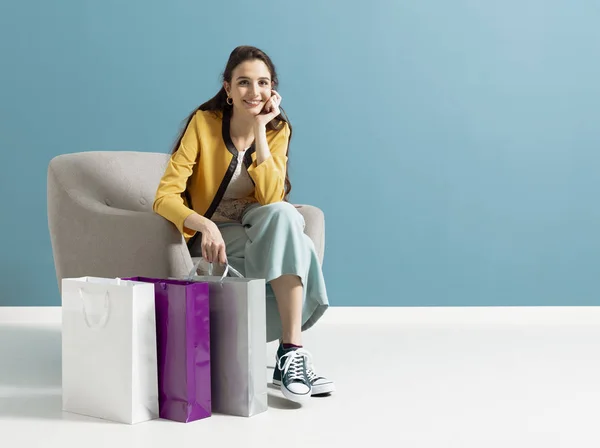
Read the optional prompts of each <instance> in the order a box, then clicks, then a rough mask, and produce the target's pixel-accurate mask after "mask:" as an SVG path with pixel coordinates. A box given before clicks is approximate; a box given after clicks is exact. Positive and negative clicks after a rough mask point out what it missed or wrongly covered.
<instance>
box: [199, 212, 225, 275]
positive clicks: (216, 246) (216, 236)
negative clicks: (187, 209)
mask: <svg viewBox="0 0 600 448" xmlns="http://www.w3.org/2000/svg"><path fill="white" fill-rule="evenodd" d="M202 227H203V228H202V230H201V232H202V258H204V259H205V260H206V261H208V262H209V263H217V262H218V263H221V264H226V263H227V255H226V252H225V241H223V235H221V231H220V230H219V228H218V227H217V225H216V224H215V223H214V222H212V221H211V220H209V219H207V220H206V222H205V223H204V225H203V226H202Z"/></svg>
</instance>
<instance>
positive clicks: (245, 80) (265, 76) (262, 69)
mask: <svg viewBox="0 0 600 448" xmlns="http://www.w3.org/2000/svg"><path fill="white" fill-rule="evenodd" d="M223 85H224V87H225V90H226V91H227V92H228V93H229V96H230V97H231V98H232V99H233V107H234V109H235V110H236V111H240V112H241V113H247V114H250V115H258V114H259V113H260V112H261V110H262V108H263V107H264V105H265V103H266V102H267V101H268V100H269V98H271V89H272V88H273V87H272V83H271V73H270V72H269V69H268V68H267V65H266V64H265V63H264V62H263V61H261V60H259V59H255V60H253V61H245V62H242V63H241V64H240V65H238V66H237V67H236V68H235V69H234V70H233V73H232V76H231V85H229V83H227V81H226V82H225V83H224V84H223Z"/></svg>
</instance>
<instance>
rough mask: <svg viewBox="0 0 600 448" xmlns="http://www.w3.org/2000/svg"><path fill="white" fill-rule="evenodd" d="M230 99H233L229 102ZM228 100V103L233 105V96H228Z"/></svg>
mask: <svg viewBox="0 0 600 448" xmlns="http://www.w3.org/2000/svg"><path fill="white" fill-rule="evenodd" d="M229 100H231V103H230V102H229ZM226 101H227V104H229V105H230V106H233V98H231V97H230V96H228V97H227V100H226Z"/></svg>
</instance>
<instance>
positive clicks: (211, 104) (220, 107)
mask: <svg viewBox="0 0 600 448" xmlns="http://www.w3.org/2000/svg"><path fill="white" fill-rule="evenodd" d="M254 60H260V61H263V62H264V63H265V65H266V66H267V68H268V69H269V72H270V73H271V85H272V87H273V90H276V89H277V87H278V85H279V79H278V78H277V71H276V70H275V65H274V64H273V62H272V61H271V58H270V57H269V56H267V54H266V53H265V52H264V51H262V50H260V49H258V48H256V47H251V46H248V45H243V46H240V47H237V48H235V49H234V50H233V51H232V52H231V54H230V55H229V60H228V61H227V65H226V66H225V71H224V72H223V75H222V81H227V82H228V83H229V84H231V77H232V74H233V70H234V69H235V68H236V67H237V66H238V65H240V64H241V63H242V62H246V61H254ZM226 109H229V110H230V111H231V109H233V106H230V105H229V104H227V92H226V91H225V87H221V90H219V91H218V92H217V94H216V95H215V96H213V97H212V98H211V99H210V100H208V101H207V102H205V103H204V104H202V105H200V106H199V107H197V108H196V109H195V110H194V111H193V112H192V113H191V114H190V115H189V116H188V117H187V119H186V120H185V125H184V126H183V128H182V130H181V132H180V134H179V136H178V138H177V141H176V143H175V145H174V146H173V149H172V151H171V153H172V154H174V153H175V152H177V150H178V149H179V146H180V145H181V140H182V139H183V135H184V134H185V131H186V129H187V127H188V125H189V124H190V121H192V118H193V117H194V115H195V114H196V112H198V111H199V110H204V111H213V112H215V113H218V112H221V113H223V114H224V113H225V110H226ZM279 110H280V114H279V115H278V116H276V117H275V118H274V119H273V120H271V121H270V122H269V124H267V129H272V130H279V129H281V127H282V126H284V123H287V124H288V126H289V128H290V138H289V140H288V149H287V152H286V156H288V158H289V150H290V146H289V144H290V142H291V140H292V125H291V123H290V120H289V119H288V117H287V115H286V113H285V111H284V110H283V108H281V107H279ZM288 165H289V163H288ZM290 191H292V184H291V182H290V179H289V176H288V169H287V168H286V172H285V194H284V198H283V200H284V201H288V196H289V194H290Z"/></svg>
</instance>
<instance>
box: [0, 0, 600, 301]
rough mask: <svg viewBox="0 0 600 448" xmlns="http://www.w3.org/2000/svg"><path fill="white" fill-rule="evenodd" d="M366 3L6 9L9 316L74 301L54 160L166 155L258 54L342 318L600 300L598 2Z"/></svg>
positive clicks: (75, 1)
mask: <svg viewBox="0 0 600 448" xmlns="http://www.w3.org/2000/svg"><path fill="white" fill-rule="evenodd" d="M350 5H351V2H348V1H345V0H344V1H342V0H337V1H332V0H329V1H326V2H324V1H304V2H282V1H268V2H267V1H254V2H247V1H229V2H195V1H192V0H170V1H169V2H165V1H158V0H129V1H127V2H123V1H117V0H103V1H99V0H98V1H95V2H94V1H90V0H87V1H84V0H64V1H62V2H47V1H42V0H22V1H19V2H17V1H16V0H12V1H4V2H2V3H1V6H0V48H1V70H0V77H1V78H0V104H1V105H2V106H1V107H0V161H1V167H2V170H3V173H2V176H1V177H0V185H1V189H2V190H1V191H2V201H3V204H2V210H3V212H2V219H1V221H0V223H1V224H0V283H1V285H2V287H1V292H0V305H58V304H59V295H58V289H57V285H56V280H55V274H54V266H53V260H52V252H51V247H50V240H49V235H48V228H47V217H46V169H47V165H48V162H49V161H50V159H51V158H52V157H54V156H56V155H58V154H62V153H67V152H78V151H87V150H124V149H126V150H140V151H153V152H154V151H155V152H166V151H168V149H169V146H170V144H171V143H172V141H173V139H174V138H175V135H176V131H177V129H178V128H179V125H180V123H181V120H182V119H183V118H184V117H185V116H186V115H187V114H188V113H189V112H190V111H191V110H192V109H193V108H194V107H195V106H197V105H198V104H200V103H201V102H203V101H204V100H205V99H207V98H209V97H210V96H212V95H213V94H214V93H215V92H216V90H217V89H218V88H219V75H220V73H221V71H222V70H223V68H224V65H225V62H226V59H227V56H228V55H229V52H230V51H231V50H232V49H233V48H234V47H235V46H237V45H240V44H250V45H256V46H258V47H261V48H263V49H264V50H266V51H267V52H268V53H269V54H270V55H271V57H272V58H273V60H274V61H275V63H276V65H277V67H278V70H279V74H280V79H281V88H280V92H281V94H282V96H283V99H284V107H285V108H286V110H287V112H288V114H289V116H290V118H291V120H292V124H293V125H294V126H295V127H294V131H295V135H294V140H293V142H292V147H291V151H292V153H291V154H292V155H291V175H292V181H293V184H294V192H293V195H292V200H293V201H294V202H297V203H312V204H315V205H317V206H319V207H321V208H322V209H323V210H324V211H325V213H326V219H327V251H326V259H325V267H324V270H325V275H326V280H327V284H328V288H329V293H330V299H331V303H332V305H352V306H355V305H411V306H412V305H425V306H429V305H592V304H594V305H595V304H599V302H600V295H599V294H598V293H599V290H600V287H599V283H600V201H599V199H598V198H599V194H598V193H599V191H600V175H599V172H600V106H599V105H600V82H599V80H600V58H599V57H598V54H599V53H598V52H599V43H600V26H598V24H599V23H600V6H599V4H598V2H596V1H591V0H589V1H584V0H580V1H577V2H568V1H563V2H559V1H548V0H529V1H525V2H523V1H516V0H506V1H503V2H491V1H488V2H480V1H475V0H470V1H469V0H456V1H454V2H447V1H443V0H437V1H412V2H400V1H391V0H390V1H373V2H354V5H353V6H350ZM317 180H318V182H317Z"/></svg>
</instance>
